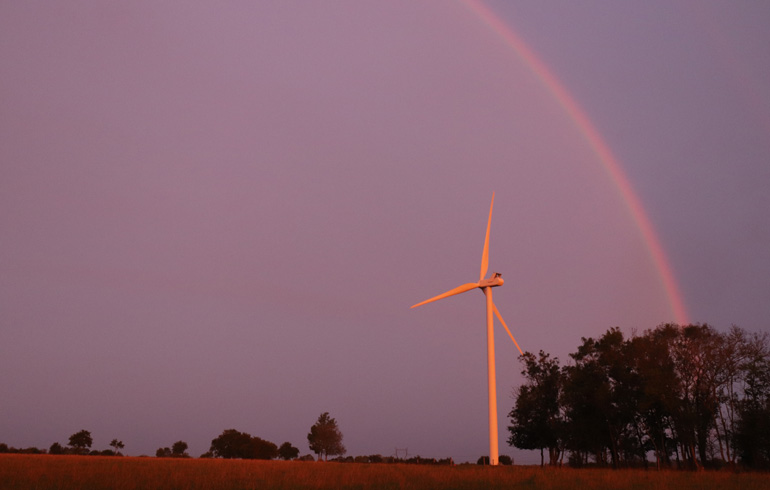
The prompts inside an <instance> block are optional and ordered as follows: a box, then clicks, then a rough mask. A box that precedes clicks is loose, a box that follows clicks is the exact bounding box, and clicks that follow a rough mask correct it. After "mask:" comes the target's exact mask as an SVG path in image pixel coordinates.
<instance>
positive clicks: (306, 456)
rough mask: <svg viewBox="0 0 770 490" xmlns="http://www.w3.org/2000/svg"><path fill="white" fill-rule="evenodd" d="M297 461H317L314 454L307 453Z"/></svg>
mask: <svg viewBox="0 0 770 490" xmlns="http://www.w3.org/2000/svg"><path fill="white" fill-rule="evenodd" d="M297 461H315V458H314V457H313V455H312V454H305V455H303V456H300V457H299V458H297Z"/></svg>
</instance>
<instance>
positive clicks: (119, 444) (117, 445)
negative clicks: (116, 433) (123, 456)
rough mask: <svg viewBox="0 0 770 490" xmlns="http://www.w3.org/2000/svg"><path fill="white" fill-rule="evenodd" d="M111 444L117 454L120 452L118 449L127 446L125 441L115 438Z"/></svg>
mask: <svg viewBox="0 0 770 490" xmlns="http://www.w3.org/2000/svg"><path fill="white" fill-rule="evenodd" d="M110 446H112V448H113V450H114V452H115V455H118V454H120V453H119V452H118V451H119V450H120V449H123V448H124V447H126V446H125V444H123V441H119V440H117V439H113V440H112V442H110Z"/></svg>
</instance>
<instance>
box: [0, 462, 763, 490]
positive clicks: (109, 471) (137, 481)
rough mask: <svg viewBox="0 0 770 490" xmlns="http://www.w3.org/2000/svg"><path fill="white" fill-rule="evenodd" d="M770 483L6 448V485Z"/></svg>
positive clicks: (750, 477) (686, 489) (679, 474)
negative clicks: (122, 455) (37, 452)
mask: <svg viewBox="0 0 770 490" xmlns="http://www.w3.org/2000/svg"><path fill="white" fill-rule="evenodd" d="M32 488H34V489H40V490H46V489H57V490H68V489H93V490H100V489H116V490H134V489H175V490H177V489H178V490H193V489H201V490H202V489H214V490H217V489H223V490H224V489H228V490H229V489H239V490H240V489H243V490H247V489H255V490H256V489H260V490H264V489H281V490H283V489H286V490H289V489H318V490H325V489H383V490H385V489H387V490H391V489H415V490H417V489H458V490H465V489H467V490H472V489H512V488H513V489H530V488H531V489H544V490H556V489H574V488H590V489H598V490H602V489H617V488H633V489H635V490H636V489H638V490H645V489H656V490H657V489H668V488H673V489H676V490H690V489H693V490H694V489H736V490H737V489H741V490H752V489H757V490H759V489H768V488H770V474H763V473H733V472H728V471H722V472H698V473H695V472H685V471H660V472H659V471H643V470H619V471H613V470H602V469H581V470H575V469H569V468H562V469H553V468H545V469H541V468H539V467H531V466H523V467H522V466H514V467H510V466H508V467H502V466H499V467H495V468H490V467H482V466H476V465H458V466H422V465H406V464H395V465H391V464H357V463H346V464H342V463H316V462H293V461H290V462H283V461H242V460H217V459H214V460H212V459H162V458H161V459H159V458H116V457H98V456H51V455H20V454H7V455H0V489H2V490H6V489H8V490H10V489H25V490H26V489H32Z"/></svg>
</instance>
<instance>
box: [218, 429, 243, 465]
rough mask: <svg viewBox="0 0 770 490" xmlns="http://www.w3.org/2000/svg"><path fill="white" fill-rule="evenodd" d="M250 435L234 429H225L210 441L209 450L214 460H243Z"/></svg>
mask: <svg viewBox="0 0 770 490" xmlns="http://www.w3.org/2000/svg"><path fill="white" fill-rule="evenodd" d="M250 442H251V435H249V434H247V433H245V432H239V431H237V430H235V429H227V430H225V431H224V432H222V433H221V434H220V435H219V436H217V437H216V439H213V440H212V441H211V448H210V449H209V450H210V451H211V453H212V454H213V455H214V457H215V458H225V459H233V458H243V455H244V454H246V453H247V452H248V446H249V443H250Z"/></svg>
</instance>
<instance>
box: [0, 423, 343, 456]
mask: <svg viewBox="0 0 770 490" xmlns="http://www.w3.org/2000/svg"><path fill="white" fill-rule="evenodd" d="M342 437H343V436H342V432H341V431H340V429H339V426H338V425H337V421H336V420H335V419H334V418H332V417H330V416H329V412H324V413H322V414H321V415H320V416H319V417H318V420H317V421H316V423H315V424H313V425H312V426H311V427H310V433H309V434H308V435H307V440H308V446H309V447H310V450H311V451H313V452H314V453H315V454H316V455H317V456H318V459H319V460H321V459H323V460H328V457H329V456H341V455H343V454H345V452H346V449H345V446H344V445H343V444H342ZM92 445H93V437H92V436H91V432H89V431H87V430H81V431H78V432H76V433H74V434H72V435H71V436H70V437H69V444H68V445H67V446H62V445H61V444H60V443H58V442H54V443H53V444H51V447H50V448H49V449H48V451H46V450H44V449H39V448H36V447H29V448H23V449H20V448H14V447H9V446H8V445H7V444H4V443H0V453H23V454H46V453H48V454H58V455H66V454H71V455H91V456H122V455H123V454H122V453H121V452H120V450H121V449H123V448H124V447H125V445H124V444H123V441H119V440H118V439H113V440H112V442H110V446H111V447H112V448H113V449H112V450H110V449H105V450H102V451H99V450H92V449H91V446H92ZM187 448H188V445H187V443H186V442H184V441H177V442H175V443H174V444H172V445H171V446H170V447H161V448H158V450H157V451H156V452H155V456H156V457H159V458H189V457H190V455H189V454H188V453H187ZM201 458H224V459H234V458H237V459H267V460H269V459H276V458H280V459H284V460H293V459H300V460H305V461H307V460H311V461H312V460H314V458H313V456H310V455H306V456H303V457H301V458H300V457H299V449H297V448H296V447H294V446H293V445H292V444H291V443H290V442H284V443H283V444H281V446H280V447H279V446H277V445H276V444H275V443H273V442H270V441H267V440H265V439H262V438H259V437H256V436H252V435H251V434H249V433H247V432H240V431H237V430H235V429H227V430H225V431H224V432H222V434H220V435H219V436H217V437H216V438H214V439H213V440H212V441H211V446H210V448H209V450H208V451H207V452H205V453H204V454H202V455H201Z"/></svg>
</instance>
